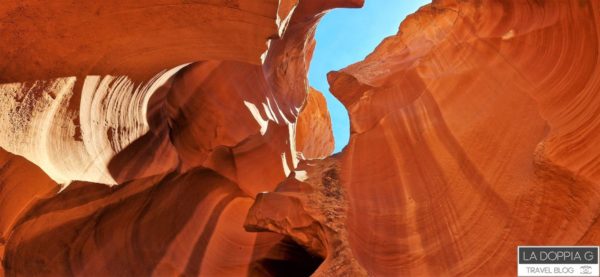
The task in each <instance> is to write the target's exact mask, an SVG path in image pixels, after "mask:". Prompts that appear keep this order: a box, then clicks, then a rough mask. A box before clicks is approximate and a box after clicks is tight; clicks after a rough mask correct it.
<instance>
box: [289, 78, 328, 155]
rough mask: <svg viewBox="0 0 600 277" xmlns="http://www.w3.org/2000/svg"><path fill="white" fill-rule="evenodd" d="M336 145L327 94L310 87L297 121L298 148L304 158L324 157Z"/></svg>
mask: <svg viewBox="0 0 600 277" xmlns="http://www.w3.org/2000/svg"><path fill="white" fill-rule="evenodd" d="M334 147H335V142H334V139H333V134H332V132H331V118H330V116H329V111H328V110H327V101H326V100H325V96H323V94H321V93H320V92H319V91H317V90H315V89H314V88H312V87H311V88H310V90H309V91H308V96H307V98H306V103H305V104H304V107H303V108H302V111H300V114H299V115H298V120H297V121H296V150H297V151H298V152H299V153H302V157H303V159H309V160H310V159H322V158H325V157H327V156H329V155H331V153H333V149H334Z"/></svg>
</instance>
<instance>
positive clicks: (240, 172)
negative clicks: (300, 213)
mask: <svg viewBox="0 0 600 277" xmlns="http://www.w3.org/2000/svg"><path fill="white" fill-rule="evenodd" d="M130 2H131V3H130ZM133 2H134V1H125V2H122V1H118V2H110V1H109V2H103V3H91V2H89V1H84V2H82V3H78V4H72V3H67V2H66V1H65V2H62V1H58V2H55V3H51V4H48V5H46V6H42V5H41V4H40V3H37V2H33V1H31V2H29V1H25V2H16V1H15V2H9V3H6V4H3V5H2V8H0V19H1V20H2V21H1V24H3V25H2V27H3V28H0V29H1V31H0V33H1V34H3V35H6V36H8V37H10V38H12V39H14V44H13V45H12V46H6V45H3V46H2V47H0V53H3V54H4V55H5V56H6V57H7V59H5V60H3V62H2V67H0V72H2V74H3V77H2V79H1V80H2V82H3V83H2V84H0V92H1V94H0V105H1V107H2V110H3V111H4V113H2V114H0V127H1V128H2V130H3V132H2V133H0V147H2V148H3V149H5V150H7V151H9V152H10V153H7V152H2V153H1V154H2V155H3V156H0V162H2V164H5V166H3V167H2V169H3V170H6V173H5V171H0V178H1V179H0V184H1V187H0V188H1V189H0V197H1V198H0V201H1V202H0V203H1V204H2V206H1V207H0V214H1V215H2V218H1V219H0V227H1V228H2V229H1V230H2V233H1V235H2V237H1V238H2V240H1V241H0V256H1V257H2V258H1V260H2V269H3V271H2V274H6V275H10V276H13V275H61V276H68V275H152V274H153V275H186V276H187V275H189V276H194V275H208V276H215V275H219V276H232V275H233V276H239V275H246V274H248V275H260V274H267V273H270V274H277V272H282V270H285V269H287V268H294V269H295V270H296V271H297V272H299V273H301V274H303V275H308V274H311V273H312V272H314V270H315V269H316V268H317V267H318V266H319V264H320V263H321V261H322V259H321V258H320V257H314V256H312V255H311V254H310V253H308V252H307V250H306V249H305V248H304V247H302V246H300V245H298V244H297V243H296V242H295V241H293V240H291V239H290V238H289V237H286V236H284V235H279V234H274V233H261V234H257V233H251V232H246V231H245V230H244V228H243V223H244V221H245V218H246V214H247V212H248V210H249V208H250V206H251V205H252V203H253V201H254V197H255V196H256V195H257V194H258V193H259V192H262V191H270V190H274V189H275V187H276V186H277V184H278V183H280V182H281V181H283V180H284V179H285V178H286V177H287V176H288V175H289V174H290V173H291V172H292V171H293V170H294V169H295V168H296V167H297V164H298V162H299V159H300V158H303V155H302V154H301V153H299V152H297V150H296V145H295V142H296V132H297V126H296V121H297V118H298V116H299V115H300V114H306V116H305V117H312V116H313V115H312V114H318V115H323V114H327V111H326V110H323V109H326V108H325V106H324V103H323V102H322V101H321V100H322V99H321V100H318V101H316V102H315V101H313V100H307V96H308V95H311V97H314V94H316V93H317V92H312V93H311V94H309V87H308V84H307V82H306V78H305V76H306V73H307V71H308V66H309V63H310V59H311V55H312V50H313V48H314V41H313V35H314V28H315V24H316V23H317V22H318V20H319V18H320V17H321V16H322V15H323V12H324V11H325V10H327V9H330V8H334V7H338V6H360V5H362V1H330V2H327V3H325V2H322V1H317V0H308V1H301V2H299V1H281V3H278V1H183V2H181V1H177V2H176V3H175V2H173V3H170V2H169V1H156V2H152V1H151V2H144V3H133ZM73 5H74V6H73ZM64 10H69V12H68V13H65V12H61V11H64ZM61 14H64V17H62V18H54V16H56V15H61ZM27 18H35V19H34V20H33V21H29V20H26V19H27ZM150 19H151V20H150ZM38 21H39V22H44V23H45V24H46V23H48V22H49V23H48V24H46V25H44V26H46V27H44V28H45V29H44V30H43V32H41V31H40V32H39V33H38V31H37V30H35V27H36V26H38V25H40V24H41V23H38ZM4 27H5V28H4ZM22 33H27V34H31V35H30V36H27V37H22V36H21V34H22ZM34 42H35V43H37V44H34ZM27 45H31V47H29V48H26V49H25V47H26V46H27ZM41 45H44V46H43V47H44V48H43V49H42V48H41V47H42V46H41ZM75 50H77V52H76V53H74V51H75ZM15 64H17V65H23V64H35V65H36V66H15ZM4 73H6V74H4ZM153 76H154V77H153ZM284 90H285V92H284ZM319 101H321V102H319ZM308 113H310V114H308ZM319 120H323V121H324V122H314V123H311V124H312V125H310V126H319V127H318V132H311V133H306V131H307V130H305V129H303V128H304V127H300V129H298V130H299V132H304V133H303V135H302V139H304V140H305V141H308V142H311V141H315V140H316V139H315V137H326V138H330V139H331V138H332V134H331V128H330V126H331V124H330V121H329V118H328V117H323V116H320V117H319ZM303 126H309V125H303ZM304 149H306V153H307V155H319V156H326V155H328V154H329V153H330V149H328V148H326V147H321V148H319V147H314V148H311V146H309V145H306V147H305V148H304ZM2 151H4V150H2ZM328 151H329V153H328ZM11 153H12V154H11ZM14 154H16V155H21V156H23V157H20V156H16V155H14ZM13 161H15V162H13ZM17 161H18V163H17ZM21 163H24V165H20V164H21ZM13 164H15V166H17V165H18V168H20V169H21V168H22V169H23V171H22V172H20V173H14V169H13V167H12V165H13ZM38 167H39V168H38ZM40 169H41V170H43V172H42V171H41V170H40ZM32 178H33V179H37V180H39V182H38V183H33V184H32V181H31V180H32ZM106 185H110V186H106ZM111 186H112V187H111ZM59 190H60V193H59ZM13 194H15V195H13ZM307 261H309V262H307Z"/></svg>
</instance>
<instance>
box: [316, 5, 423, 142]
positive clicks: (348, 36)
mask: <svg viewBox="0 0 600 277" xmlns="http://www.w3.org/2000/svg"><path fill="white" fill-rule="evenodd" d="M429 2H431V1H426V0H405V1H399V0H366V1H365V5H364V7H363V8H362V9H335V10H332V11H330V12H329V13H327V14H326V15H325V16H324V17H323V19H322V20H321V22H320V23H319V25H318V26H317V33H316V35H315V38H316V40H317V46H316V48H315V52H314V54H313V59H312V62H311V66H310V70H309V73H308V80H309V82H310V85H311V86H313V87H314V88H316V89H317V90H319V91H321V92H322V93H323V94H324V95H325V98H326V99H327V107H328V108H329V113H330V114H331V122H332V125H333V136H334V137H335V152H336V153H337V152H339V151H341V150H342V148H344V147H345V146H346V144H348V139H349V136H350V122H349V120H348V113H347V112H346V109H345V108H344V106H343V105H342V104H341V103H340V102H339V101H338V100H337V99H335V97H334V96H333V95H332V94H331V93H330V92H329V84H328V83H327V72H329V71H332V70H339V69H342V68H344V67H346V66H348V65H350V64H353V63H356V62H358V61H361V60H363V59H364V58H365V57H366V56H367V55H368V54H369V53H371V52H372V51H373V49H375V47H376V46H377V45H378V44H379V43H380V42H381V41H382V40H383V38H385V37H387V36H390V35H394V34H396V33H397V32H398V26H399V25H400V22H401V21H402V20H404V18H405V17H406V16H407V15H409V14H411V13H414V12H415V11H416V10H417V9H418V8H419V7H421V6H423V5H425V4H427V3H429Z"/></svg>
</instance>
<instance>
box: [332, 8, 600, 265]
mask: <svg viewBox="0 0 600 277" xmlns="http://www.w3.org/2000/svg"><path fill="white" fill-rule="evenodd" d="M599 19H600V5H598V3H597V2H595V1H537V2H536V1H519V0H514V1H434V2H433V4H431V5H429V6H426V7H423V8H421V9H420V10H419V11H418V12H417V13H416V14H414V15H411V16H409V17H408V18H407V19H406V20H405V21H404V22H403V23H402V25H401V26H400V31H399V33H398V34H397V35H396V36H393V37H390V38H387V39H386V40H384V41H383V42H382V43H381V44H380V45H379V46H378V48H377V49H376V50H375V51H374V52H373V53H372V54H371V55H369V56H368V57H367V58H366V59H365V60H364V61H362V62H360V63H357V64H354V65H351V66H349V67H348V68H345V69H343V70H341V71H339V72H333V73H330V74H329V76H328V77H329V81H330V84H331V90H332V92H333V93H334V94H335V95H336V96H337V97H338V98H339V99H340V100H341V101H342V102H343V103H344V105H345V106H346V107H347V108H348V111H349V114H350V120H351V132H352V135H351V138H350V143H349V145H348V146H347V147H346V148H345V149H344V151H343V153H342V155H341V160H342V161H341V176H340V178H341V183H342V185H343V186H344V187H345V188H346V190H347V192H348V199H349V201H348V203H349V205H350V208H349V212H348V222H347V228H348V233H349V242H350V247H351V248H352V249H353V253H354V254H355V255H356V258H357V260H358V262H359V263H360V264H361V265H362V266H363V267H364V268H365V269H366V270H367V272H369V273H370V274H373V275H382V276H385V275H394V274H401V275H417V276H419V275H433V276H437V275H458V276H462V275H473V276H482V275H487V274H489V273H490V272H494V273H499V274H500V273H502V274H503V275H507V276H514V275H516V272H515V271H516V267H515V266H514V265H515V264H516V261H515V259H516V252H515V249H516V247H517V246H518V245H580V244H591V245H597V244H598V242H599V241H598V237H597V236H596V235H594V234H597V233H598V230H597V229H598V224H597V223H596V222H597V220H598V216H599V215H600V205H599V203H600V202H599V200H600V198H599V197H600V178H599V177H600V176H598V173H597V170H598V169H599V168H600V167H598V165H597V163H598V161H599V160H600V148H598V145H597V144H595V143H594V141H595V140H596V138H598V135H599V133H598V132H597V131H598V128H597V126H598V124H599V122H600V113H599V112H598V111H599V109H600V105H599V102H598V101H600V97H598V94H597V93H595V91H597V90H598V89H600V87H599V85H598V82H597V80H598V78H599V77H600V75H599V74H598V73H597V72H596V67H597V64H598V61H599V60H598V38H599V37H600V36H599V33H598V31H597V30H598V27H599V26H598V25H597V22H598V20H599ZM492 256H493V258H491V257H492Z"/></svg>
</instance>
